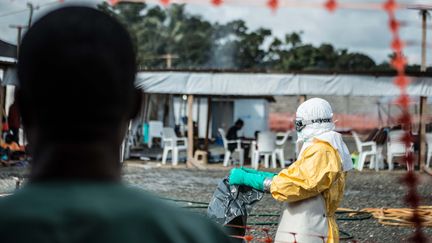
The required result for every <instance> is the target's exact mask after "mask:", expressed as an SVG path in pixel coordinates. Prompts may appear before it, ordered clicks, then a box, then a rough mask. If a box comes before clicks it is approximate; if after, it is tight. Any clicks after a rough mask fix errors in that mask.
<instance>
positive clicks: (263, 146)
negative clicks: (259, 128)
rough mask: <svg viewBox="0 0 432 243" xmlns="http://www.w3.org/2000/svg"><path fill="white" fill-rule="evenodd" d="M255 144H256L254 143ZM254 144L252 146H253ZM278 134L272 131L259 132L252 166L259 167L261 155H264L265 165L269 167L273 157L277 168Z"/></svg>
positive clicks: (273, 163)
mask: <svg viewBox="0 0 432 243" xmlns="http://www.w3.org/2000/svg"><path fill="white" fill-rule="evenodd" d="M253 145H254V144H253ZM253 145H252V146H253ZM275 150H276V135H275V134H274V133H272V132H260V133H259V134H258V141H257V149H256V150H255V152H254V155H253V157H252V161H253V164H252V167H253V168H255V169H258V166H259V162H260V159H261V156H264V167H265V168H268V167H269V158H270V156H271V158H272V166H273V167H274V168H276V153H275Z"/></svg>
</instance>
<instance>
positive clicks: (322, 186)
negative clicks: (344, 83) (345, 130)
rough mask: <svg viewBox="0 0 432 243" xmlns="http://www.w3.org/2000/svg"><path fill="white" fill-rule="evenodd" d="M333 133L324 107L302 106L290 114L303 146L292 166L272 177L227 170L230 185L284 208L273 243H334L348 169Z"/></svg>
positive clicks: (347, 158)
mask: <svg viewBox="0 0 432 243" xmlns="http://www.w3.org/2000/svg"><path fill="white" fill-rule="evenodd" d="M334 127H335V126H334V123H333V112H332V108H331V106H330V104H329V103H328V102H327V101H325V100H323V99H319V98H313V99H310V100H307V101H306V102H304V103H303V104H301V105H300V106H299V107H298V109H297V112H296V130H297V133H298V137H299V140H301V141H303V146H302V149H301V151H300V155H299V158H298V159H297V161H296V162H294V163H293V164H292V165H291V166H289V167H288V168H287V169H284V170H282V171H281V172H280V173H279V174H277V175H274V174H271V173H269V172H262V171H256V170H252V169H247V168H235V169H232V170H231V173H230V184H240V185H247V186H251V187H254V188H256V189H259V190H262V191H267V192H270V193H271V195H272V196H273V198H274V199H276V200H278V201H280V202H283V203H285V209H284V211H283V213H282V217H281V219H280V223H279V226H278V230H277V232H276V238H275V242H299V243H314V242H317V243H322V242H323V240H324V241H325V242H339V232H338V227H337V224H336V219H335V211H336V209H337V208H338V206H339V204H340V202H341V200H342V197H343V191H344V187H345V175H346V171H348V170H351V169H352V167H353V165H352V161H351V156H350V154H349V151H348V149H347V147H346V145H345V143H344V142H343V140H342V136H341V135H340V134H339V133H337V132H334V131H333V130H334Z"/></svg>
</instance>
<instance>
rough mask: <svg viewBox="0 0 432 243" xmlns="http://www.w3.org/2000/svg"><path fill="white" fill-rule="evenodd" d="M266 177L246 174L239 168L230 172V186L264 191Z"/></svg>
mask: <svg viewBox="0 0 432 243" xmlns="http://www.w3.org/2000/svg"><path fill="white" fill-rule="evenodd" d="M266 178H267V177H266V176H265V175H261V174H254V173H248V172H246V171H244V170H242V169H240V168H234V169H232V170H231V172H230V176H229V183H230V185H245V186H250V187H252V188H255V189H257V190H260V191H264V180H265V179H266Z"/></svg>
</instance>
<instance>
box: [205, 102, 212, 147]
mask: <svg viewBox="0 0 432 243" xmlns="http://www.w3.org/2000/svg"><path fill="white" fill-rule="evenodd" d="M211 112H212V110H211V96H209V97H207V121H206V122H207V123H206V134H205V143H204V149H205V151H206V152H208V147H209V130H210V118H211Z"/></svg>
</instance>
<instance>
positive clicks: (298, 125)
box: [295, 118, 332, 132]
mask: <svg viewBox="0 0 432 243" xmlns="http://www.w3.org/2000/svg"><path fill="white" fill-rule="evenodd" d="M326 122H332V119H331V118H319V119H314V120H303V119H302V118H296V119H295V128H296V131H297V132H300V131H301V130H303V129H304V128H305V127H306V125H309V124H313V123H326Z"/></svg>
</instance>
